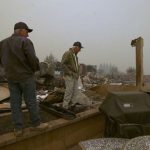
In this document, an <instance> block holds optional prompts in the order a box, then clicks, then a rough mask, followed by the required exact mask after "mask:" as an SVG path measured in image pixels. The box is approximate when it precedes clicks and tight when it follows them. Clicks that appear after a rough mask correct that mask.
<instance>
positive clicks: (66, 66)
mask: <svg viewBox="0 0 150 150" xmlns="http://www.w3.org/2000/svg"><path fill="white" fill-rule="evenodd" d="M75 56H76V59H77V64H78V57H77V55H75ZM61 63H62V67H63V71H64V75H68V76H71V77H73V78H75V79H78V78H79V64H78V68H77V67H76V63H75V58H74V52H73V49H72V48H70V49H69V51H66V52H65V53H64V55H63V57H62V60H61Z"/></svg>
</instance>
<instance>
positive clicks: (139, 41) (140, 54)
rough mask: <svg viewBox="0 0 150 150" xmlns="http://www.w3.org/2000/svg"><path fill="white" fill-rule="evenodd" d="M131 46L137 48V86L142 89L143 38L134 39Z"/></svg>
mask: <svg viewBox="0 0 150 150" xmlns="http://www.w3.org/2000/svg"><path fill="white" fill-rule="evenodd" d="M131 46H132V47H135V48H136V86H137V87H138V89H139V90H141V89H142V86H143V46H144V42H143V38H142V37H139V38H137V39H134V40H132V41H131Z"/></svg>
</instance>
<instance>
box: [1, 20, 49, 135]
mask: <svg viewBox="0 0 150 150" xmlns="http://www.w3.org/2000/svg"><path fill="white" fill-rule="evenodd" d="M29 32H32V29H30V28H29V27H28V26H27V25H26V24H25V23H24V22H18V23H16V24H15V26H14V34H13V35H12V36H10V37H8V38H6V39H4V40H2V41H1V42H0V63H1V64H2V66H3V67H4V69H5V74H6V77H7V79H8V86H9V90H10V103H11V110H12V120H13V124H14V133H15V135H16V136H21V135H22V133H23V130H22V129H23V121H22V111H21V104H22V96H23V98H24V101H25V103H26V105H27V108H28V110H29V113H30V119H31V123H32V129H35V130H36V129H37V130H42V129H45V128H46V127H48V124H46V123H45V124H44V123H41V122H40V117H39V110H38V105H37V102H36V86H35V81H34V73H35V71H37V70H39V60H38V58H37V57H36V54H35V50H34V46H33V43H32V42H31V40H30V39H28V38H27V37H28V33H29Z"/></svg>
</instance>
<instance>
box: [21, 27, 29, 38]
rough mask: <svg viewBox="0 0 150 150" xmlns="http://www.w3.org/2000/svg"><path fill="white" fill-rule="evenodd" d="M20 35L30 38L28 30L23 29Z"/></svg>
mask: <svg viewBox="0 0 150 150" xmlns="http://www.w3.org/2000/svg"><path fill="white" fill-rule="evenodd" d="M20 35H21V36H24V37H28V36H29V35H28V31H27V30H26V29H21V31H20Z"/></svg>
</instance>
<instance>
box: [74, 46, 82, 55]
mask: <svg viewBox="0 0 150 150" xmlns="http://www.w3.org/2000/svg"><path fill="white" fill-rule="evenodd" d="M80 51H81V48H80V47H78V46H76V48H75V53H76V54H78V53H79V52H80Z"/></svg>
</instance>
